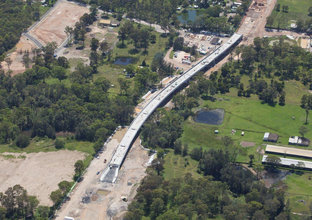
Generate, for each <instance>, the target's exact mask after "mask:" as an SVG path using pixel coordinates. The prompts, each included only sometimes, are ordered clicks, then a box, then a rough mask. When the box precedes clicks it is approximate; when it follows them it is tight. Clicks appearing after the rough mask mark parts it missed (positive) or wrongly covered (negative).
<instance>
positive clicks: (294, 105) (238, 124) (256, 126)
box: [182, 82, 312, 162]
mask: <svg viewBox="0 0 312 220" xmlns="http://www.w3.org/2000/svg"><path fill="white" fill-rule="evenodd" d="M288 83H289V82H287V83H286V89H285V90H286V101H287V104H286V105H285V106H279V105H276V106H275V107H272V106H269V105H267V104H261V101H260V100H258V98H257V97H256V96H252V97H251V98H242V97H237V90H236V89H231V92H230V93H229V94H226V95H217V96H216V98H217V100H216V101H215V102H212V101H208V100H202V101H201V106H200V108H202V107H204V108H210V109H215V108H221V109H224V110H225V117H224V121H223V123H222V124H221V125H220V126H217V125H208V124H201V123H196V122H194V121H193V119H192V118H189V119H188V120H187V121H186V122H185V123H184V132H183V135H182V142H183V143H184V144H185V143H186V144H188V146H189V149H192V148H194V147H202V148H203V149H209V148H218V147H220V146H221V140H220V139H221V137H222V136H230V137H231V138H232V139H233V140H234V141H235V142H236V143H237V145H240V143H241V142H252V143H254V146H251V147H241V148H240V154H239V156H238V161H240V162H248V161H249V159H248V155H249V154H254V155H255V159H256V161H260V160H261V159H262V157H261V155H260V154H258V153H257V151H261V149H263V148H264V145H265V144H267V143H266V142H263V141H262V139H263V135H264V132H272V133H277V134H278V135H279V136H280V138H279V140H278V143H277V144H281V145H284V146H287V145H288V138H289V136H294V135H299V128H300V127H301V126H302V125H304V122H305V111H304V110H303V109H302V108H300V106H299V103H298V102H299V101H300V100H298V96H297V98H296V99H295V98H294V97H293V98H294V99H292V96H293V95H290V96H291V97H290V98H288V97H287V96H288V94H289V93H290V92H292V93H290V94H293V93H294V94H304V93H306V92H307V90H305V88H303V87H301V86H299V84H297V82H291V83H290V84H289V85H288ZM298 88H299V89H298ZM299 99H300V98H299ZM198 109H199V108H198ZM215 129H218V130H219V131H220V134H218V135H215V134H214V130H215ZM232 129H234V130H236V133H235V134H234V135H232ZM242 131H244V132H245V135H244V136H241V132H242ZM305 137H307V138H309V139H312V130H311V129H310V130H309V132H308V133H307V134H306V135H305ZM304 149H310V150H311V149H312V147H311V146H310V147H305V148H304Z"/></svg>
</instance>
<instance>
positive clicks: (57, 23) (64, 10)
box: [29, 1, 89, 45]
mask: <svg viewBox="0 0 312 220" xmlns="http://www.w3.org/2000/svg"><path fill="white" fill-rule="evenodd" d="M87 12H89V10H88V8H86V7H82V6H78V5H77V4H75V3H72V2H67V1H62V2H60V3H58V5H57V6H55V8H54V9H53V10H52V11H51V12H50V13H49V15H48V16H47V17H45V18H44V19H43V20H42V21H40V22H39V23H38V24H37V25H36V26H35V27H34V28H33V29H32V30H31V31H30V32H29V34H31V35H32V36H34V37H36V38H37V39H38V40H39V41H40V42H42V43H43V44H44V45H46V44H47V43H49V42H52V41H54V42H56V43H57V45H60V44H61V43H62V42H63V41H64V40H65V39H66V34H65V32H64V30H65V27H66V26H70V27H72V26H74V24H75V23H76V22H77V21H78V20H79V18H80V17H81V16H82V15H83V14H84V13H87Z"/></svg>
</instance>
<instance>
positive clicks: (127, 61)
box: [114, 57, 134, 66]
mask: <svg viewBox="0 0 312 220" xmlns="http://www.w3.org/2000/svg"><path fill="white" fill-rule="evenodd" d="M131 63H134V58H132V57H117V58H116V60H115V62H114V64H116V65H122V66H126V65H128V64H131Z"/></svg>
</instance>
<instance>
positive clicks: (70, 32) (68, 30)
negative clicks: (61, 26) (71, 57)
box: [64, 26, 74, 45]
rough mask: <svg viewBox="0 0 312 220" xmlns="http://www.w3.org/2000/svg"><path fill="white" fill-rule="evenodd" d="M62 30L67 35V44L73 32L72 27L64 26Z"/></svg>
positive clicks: (69, 42)
mask: <svg viewBox="0 0 312 220" xmlns="http://www.w3.org/2000/svg"><path fill="white" fill-rule="evenodd" d="M64 32H65V34H66V35H67V39H68V41H67V45H70V44H71V36H72V34H73V32H74V29H73V28H72V27H69V26H66V27H65V31H64Z"/></svg>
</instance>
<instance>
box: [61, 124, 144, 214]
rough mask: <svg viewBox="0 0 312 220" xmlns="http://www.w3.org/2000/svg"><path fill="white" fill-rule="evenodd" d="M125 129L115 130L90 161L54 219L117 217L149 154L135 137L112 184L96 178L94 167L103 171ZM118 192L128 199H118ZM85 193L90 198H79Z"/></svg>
mask: <svg viewBox="0 0 312 220" xmlns="http://www.w3.org/2000/svg"><path fill="white" fill-rule="evenodd" d="M125 132H126V129H123V130H120V131H117V132H116V134H115V135H114V136H113V137H112V140H111V141H110V142H109V143H108V144H107V147H106V149H105V150H104V152H103V153H102V154H101V155H100V157H99V159H94V160H93V161H92V162H91V164H90V166H89V168H88V170H87V173H86V174H85V175H84V180H83V181H82V182H81V183H79V184H78V185H77V187H76V188H75V189H74V191H73V192H72V193H71V195H70V197H71V199H70V201H68V202H67V203H65V204H64V205H63V206H62V208H61V209H60V210H59V211H58V213H57V217H56V220H63V219H64V217H65V216H71V217H74V218H75V220H85V219H92V220H106V219H119V218H118V217H119V216H120V215H122V213H124V211H126V209H127V206H128V204H129V203H130V201H131V200H132V199H133V197H134V196H135V193H136V189H137V187H138V186H139V184H138V183H139V182H140V180H141V179H142V178H143V177H144V176H145V175H146V174H145V169H146V163H147V162H148V158H149V157H148V155H147V151H145V150H144V149H142V148H141V147H140V143H139V140H138V139H137V140H136V142H135V143H134V144H133V146H132V148H131V150H130V152H129V153H128V156H127V158H126V160H125V162H124V164H123V165H122V168H121V170H120V171H119V175H118V179H117V181H116V183H115V184H111V183H103V182H100V181H99V178H100V176H101V174H98V175H97V172H98V171H103V170H104V169H105V168H106V167H107V164H108V162H109V161H110V159H111V157H112V155H113V153H114V150H115V149H116V147H117V145H118V144H119V142H120V141H121V139H122V137H123V135H124V134H125ZM105 159H106V160H107V162H106V163H104V160H105ZM122 196H125V197H126V198H127V199H128V202H124V201H122V199H121V197H122ZM86 197H88V198H90V201H88V202H82V199H83V198H86ZM116 217H117V218H116Z"/></svg>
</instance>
